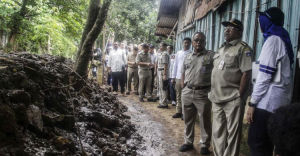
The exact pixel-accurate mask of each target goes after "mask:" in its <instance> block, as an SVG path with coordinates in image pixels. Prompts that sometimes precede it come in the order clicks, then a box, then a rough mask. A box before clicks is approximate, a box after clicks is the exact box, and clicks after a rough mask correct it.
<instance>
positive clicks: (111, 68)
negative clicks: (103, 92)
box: [107, 42, 127, 96]
mask: <svg viewBox="0 0 300 156" xmlns="http://www.w3.org/2000/svg"><path fill="white" fill-rule="evenodd" d="M113 46H114V49H113V50H112V51H111V52H110V54H109V58H108V64H107V67H108V72H109V73H111V75H112V80H113V82H112V85H113V94H114V95H117V91H118V84H119V83H120V86H121V94H122V95H123V96H126V95H125V79H124V70H127V69H126V68H127V67H126V66H127V61H126V57H125V53H124V51H122V50H120V49H118V42H115V43H114V45H113Z"/></svg>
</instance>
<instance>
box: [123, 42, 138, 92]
mask: <svg viewBox="0 0 300 156" xmlns="http://www.w3.org/2000/svg"><path fill="white" fill-rule="evenodd" d="M138 51H139V49H138V48H137V47H134V49H133V52H131V53H129V54H128V55H127V65H128V71H127V78H128V79H127V93H126V94H127V95H129V94H130V92H131V82H132V78H133V79H134V84H133V86H134V92H135V93H137V92H138V87H139V86H138V85H139V75H138V65H137V64H136V62H135V60H136V56H137V53H138Z"/></svg>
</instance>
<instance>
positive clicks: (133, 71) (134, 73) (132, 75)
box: [127, 67, 139, 92]
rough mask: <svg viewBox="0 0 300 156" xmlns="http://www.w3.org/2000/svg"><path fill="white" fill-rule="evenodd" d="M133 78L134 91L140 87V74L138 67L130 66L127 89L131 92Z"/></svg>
mask: <svg viewBox="0 0 300 156" xmlns="http://www.w3.org/2000/svg"><path fill="white" fill-rule="evenodd" d="M132 78H133V79H134V83H133V87H134V91H135V92H136V91H137V90H138V88H139V75H138V68H137V67H136V68H131V67H128V71H127V90H128V91H129V92H131V91H132V90H131V82H132Z"/></svg>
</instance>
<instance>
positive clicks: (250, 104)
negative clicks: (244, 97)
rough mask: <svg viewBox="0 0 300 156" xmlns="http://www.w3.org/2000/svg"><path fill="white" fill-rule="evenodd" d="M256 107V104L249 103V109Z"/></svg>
mask: <svg viewBox="0 0 300 156" xmlns="http://www.w3.org/2000/svg"><path fill="white" fill-rule="evenodd" d="M256 105H257V104H254V103H252V102H249V103H248V106H249V107H256Z"/></svg>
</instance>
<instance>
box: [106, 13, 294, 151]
mask: <svg viewBox="0 0 300 156" xmlns="http://www.w3.org/2000/svg"><path fill="white" fill-rule="evenodd" d="M258 14H259V19H258V20H259V24H260V28H261V32H262V33H263V36H264V39H265V42H264V44H263V48H262V50H261V54H260V56H259V58H258V61H259V65H258V66H259V67H258V68H259V69H258V70H259V71H258V75H257V77H256V81H255V84H254V85H253V89H252V87H251V86H252V85H251V74H252V62H253V61H254V60H253V50H252V49H251V47H250V46H249V45H248V44H247V43H245V42H243V41H242V36H243V30H244V27H243V23H242V22H241V21H239V20H237V19H232V20H230V21H224V22H222V25H223V26H224V38H225V42H224V44H222V45H221V47H220V48H219V49H218V50H217V51H215V52H213V51H211V50H207V49H206V48H205V46H206V35H205V34H204V33H202V32H196V33H194V35H193V36H191V38H188V37H186V38H184V40H183V49H182V50H180V51H178V52H177V53H176V55H175V54H173V47H172V46H170V45H169V46H168V45H167V44H165V43H160V44H159V50H158V51H157V52H156V54H155V53H154V46H153V45H152V44H146V43H143V44H141V47H140V49H139V48H138V47H134V48H133V51H132V52H130V53H128V55H127V56H126V54H125V53H124V52H122V50H118V44H117V43H114V45H113V50H112V51H111V52H110V54H109V57H108V63H107V67H108V71H109V73H111V74H112V79H113V81H112V82H113V91H114V94H116V92H117V91H118V88H117V86H118V83H120V86H121V93H122V95H123V96H126V94H125V89H124V83H125V81H124V79H125V76H124V71H126V72H127V94H130V92H131V91H132V90H131V85H132V84H131V82H132V79H133V81H134V84H133V86H134V92H135V93H136V94H138V95H139V100H140V102H144V99H143V98H145V97H147V101H149V102H153V101H156V100H157V99H156V98H153V96H152V95H153V88H154V81H155V80H154V79H155V77H156V79H157V85H156V86H157V97H158V99H159V104H158V106H157V107H158V108H168V96H169V95H170V96H171V98H170V101H173V102H172V104H173V105H176V113H175V114H174V115H173V118H183V120H184V123H185V131H184V138H185V143H184V144H183V145H182V146H181V147H180V149H179V151H181V152H186V151H189V150H192V149H193V148H194V147H193V143H194V135H195V131H194V127H195V121H196V116H197V115H198V116H199V124H200V132H201V133H200V137H201V139H200V145H201V150H200V153H201V154H202V155H209V154H210V153H211V152H210V151H209V147H210V146H211V143H212V146H213V152H214V155H215V156H238V155H239V149H240V140H241V130H242V122H243V116H244V112H245V104H246V100H247V97H248V96H249V95H251V93H252V95H251V100H250V102H249V103H248V105H249V108H248V110H247V121H248V122H249V123H250V128H249V134H248V145H249V147H250V155H251V156H272V155H273V150H274V144H273V143H274V142H272V138H271V137H270V135H268V126H267V125H268V120H269V118H272V115H273V113H274V112H275V111H276V110H277V109H278V108H280V107H282V106H285V105H288V104H289V103H290V100H291V97H290V90H291V88H290V87H291V85H290V84H291V65H292V64H293V60H294V58H293V50H292V45H291V40H290V38H289V34H288V33H287V31H286V30H285V29H284V28H283V24H284V13H283V12H282V11H281V10H280V9H279V8H276V7H273V8H270V9H268V10H266V11H265V12H258ZM191 45H192V47H193V48H192V49H193V50H191V48H190V46H191ZM279 64H280V66H279ZM278 72H279V75H280V80H279V81H278V82H274V76H275V75H276V74H277V73H278ZM175 101H176V102H175ZM211 113H212V114H211ZM211 117H212V118H213V119H212V120H211ZM278 118H279V117H278ZM270 127H272V126H270ZM273 127H276V126H274V121H273ZM298 129H299V128H298ZM280 130H282V129H280ZM272 132H273V133H272V134H277V129H273V130H272ZM281 133H282V132H281ZM286 139H288V138H286ZM277 142H279V141H278V140H277ZM275 148H276V149H279V150H276V152H278V154H279V155H280V156H284V155H285V154H284V153H285V152H286V151H282V149H284V148H283V147H277V145H276V141H275Z"/></svg>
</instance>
